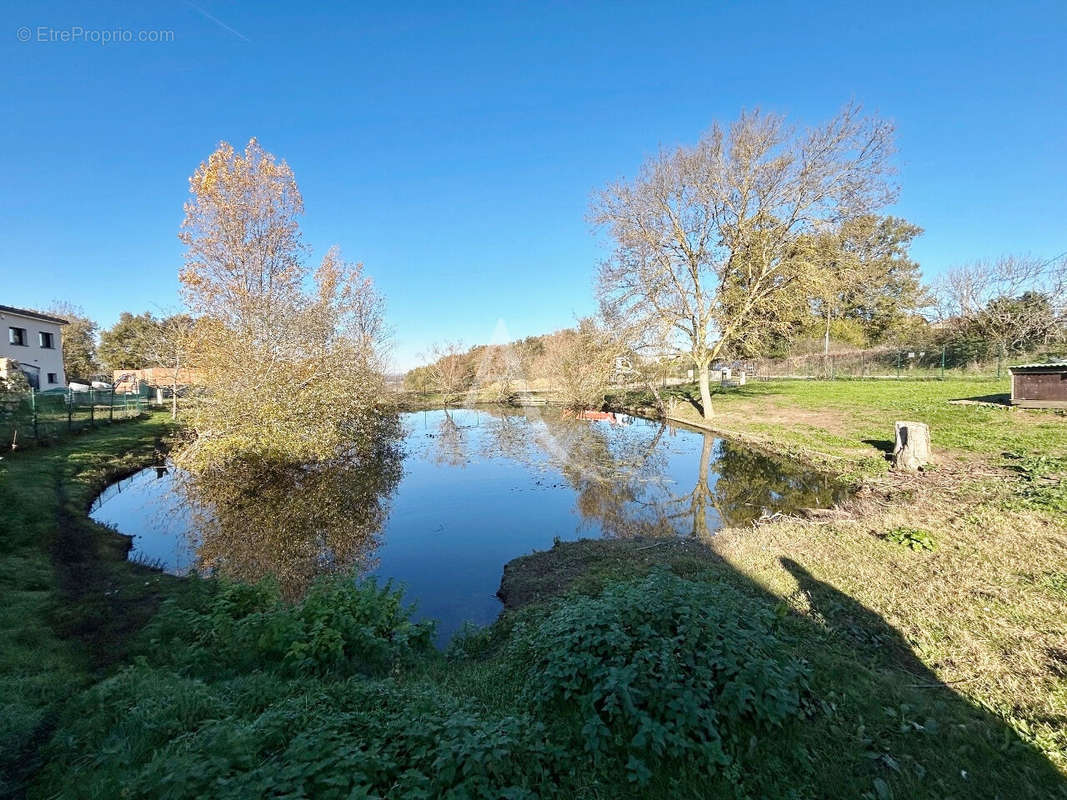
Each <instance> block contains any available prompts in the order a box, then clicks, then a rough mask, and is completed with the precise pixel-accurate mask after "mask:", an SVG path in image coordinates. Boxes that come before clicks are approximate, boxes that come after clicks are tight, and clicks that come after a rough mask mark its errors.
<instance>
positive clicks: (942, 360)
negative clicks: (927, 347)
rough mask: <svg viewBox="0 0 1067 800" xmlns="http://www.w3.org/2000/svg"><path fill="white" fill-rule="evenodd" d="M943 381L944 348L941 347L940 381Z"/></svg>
mask: <svg viewBox="0 0 1067 800" xmlns="http://www.w3.org/2000/svg"><path fill="white" fill-rule="evenodd" d="M944 379H945V346H944V345H942V346H941V380H944Z"/></svg>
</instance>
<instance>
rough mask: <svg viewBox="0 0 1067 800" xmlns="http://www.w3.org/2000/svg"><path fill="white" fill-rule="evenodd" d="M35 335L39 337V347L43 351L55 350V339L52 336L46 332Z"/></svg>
mask: <svg viewBox="0 0 1067 800" xmlns="http://www.w3.org/2000/svg"><path fill="white" fill-rule="evenodd" d="M37 335H38V336H39V337H40V340H41V347H43V348H44V349H45V350H55V349H56V344H55V339H54V338H53V336H52V334H50V333H48V331H39V332H38V334H37Z"/></svg>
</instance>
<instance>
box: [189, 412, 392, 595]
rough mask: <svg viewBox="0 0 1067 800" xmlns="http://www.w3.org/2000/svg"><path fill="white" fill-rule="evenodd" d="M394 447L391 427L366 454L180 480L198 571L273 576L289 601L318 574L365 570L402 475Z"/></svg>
mask: <svg viewBox="0 0 1067 800" xmlns="http://www.w3.org/2000/svg"><path fill="white" fill-rule="evenodd" d="M400 441H401V439H400V427H399V423H398V421H397V420H396V419H395V418H393V419H386V420H383V421H382V423H381V426H380V429H379V431H378V436H377V437H376V438H375V439H374V440H373V442H372V443H370V444H368V445H367V446H366V447H358V448H357V447H353V448H352V449H351V450H349V451H348V452H345V453H343V454H339V455H338V457H337V458H335V459H333V460H331V461H329V462H325V463H320V464H317V465H315V466H314V467H308V466H306V465H302V464H287V463H278V462H264V461H259V460H251V459H249V460H241V461H236V462H231V463H229V464H227V465H225V466H223V467H219V468H217V469H213V470H210V471H206V472H203V473H196V474H192V473H188V472H181V471H179V472H177V473H176V474H175V476H174V486H175V495H176V499H177V500H178V501H179V503H180V505H181V506H182V507H184V508H187V509H189V512H190V514H191V520H192V526H191V528H192V530H191V534H192V535H193V536H194V537H195V540H196V544H195V546H196V553H197V558H196V568H197V569H198V571H200V572H203V573H210V574H220V575H226V576H229V577H233V578H238V579H241V580H245V581H257V580H259V579H261V578H263V577H266V576H268V575H270V576H273V577H274V578H276V579H277V581H278V582H279V584H280V586H281V589H282V592H283V593H284V594H286V595H288V596H291V597H295V596H299V595H300V594H301V593H303V592H304V590H306V588H307V586H308V585H309V583H310V582H311V581H312V580H313V579H314V577H315V576H316V575H319V574H322V573H326V572H334V571H350V570H352V569H353V568H358V569H360V570H361V571H367V570H368V569H370V568H371V567H372V566H373V556H374V552H375V549H376V548H377V547H378V545H379V535H380V532H381V529H382V525H383V523H384V522H385V519H386V517H387V515H388V509H389V499H390V497H391V496H392V494H393V492H394V491H395V489H396V485H397V483H398V482H399V480H400V477H401V475H402V474H403V469H402V450H401V448H400Z"/></svg>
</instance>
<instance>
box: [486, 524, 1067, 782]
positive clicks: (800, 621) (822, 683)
mask: <svg viewBox="0 0 1067 800" xmlns="http://www.w3.org/2000/svg"><path fill="white" fill-rule="evenodd" d="M780 563H781V565H782V567H783V568H784V569H785V570H786V571H787V572H788V573H789V574H790V575H791V576H793V578H794V579H795V580H796V582H797V593H798V594H799V595H801V596H803V597H804V598H805V599H806V600H807V603H806V605H807V606H808V608H809V611H808V612H807V613H804V614H799V613H796V614H790V613H786V607H785V606H784V604H783V603H782V600H781V598H780V597H779V596H777V595H775V594H771V593H769V592H767V591H766V590H765V589H764V588H763V587H762V586H759V585H757V584H755V583H754V582H753V581H752V580H751V579H749V578H748V577H747V576H745V575H743V574H741V573H740V572H738V571H737V570H736V569H735V568H733V567H732V566H731V565H730V564H729V563H728V562H726V561H724V560H723V559H722V557H721V556H719V555H718V554H717V553H716V552H715V551H714V549H713V548H711V547H709V546H707V545H706V544H702V543H700V542H699V541H698V540H696V539H675V540H673V541H668V542H664V543H663V544H662V545H661V546H656V547H649V546H648V545H645V544H642V543H641V541H639V540H638V541H626V540H614V541H612V540H603V539H601V540H580V541H577V542H564V543H560V544H557V545H556V546H555V547H553V548H552V549H551V550H549V551H545V552H541V553H534V554H532V555H529V556H523V557H521V558H519V559H515V560H514V561H512V562H510V563H509V564H508V565H507V567H506V569H505V579H504V582H503V583H502V587H501V588H502V592H503V593H504V594H508V593H511V594H512V595H513V596H512V597H506V600H507V601H508V602H507V607H508V608H514V607H516V606H519V605H522V604H523V602H530V601H533V602H536V601H542V602H543V601H545V600H548V599H550V598H551V597H552V596H558V595H566V594H567V593H569V592H577V593H580V594H593V595H596V594H599V593H600V592H601V591H602V590H603V588H604V587H605V586H607V585H609V584H610V583H613V582H615V581H620V580H632V579H635V578H638V577H640V576H642V575H645V574H647V573H648V572H649V571H650V570H652V569H657V568H664V567H666V568H668V569H670V570H671V571H672V572H673V573H675V574H676V575H678V576H679V577H682V578H685V579H688V580H697V581H706V582H710V583H719V584H722V585H724V586H730V587H733V588H734V589H735V590H736V591H738V592H739V593H740V595H741V596H742V597H743V598H744V599H743V601H742V602H743V604H745V605H747V607H748V608H750V609H751V611H752V614H753V616H757V615H767V614H770V615H772V616H776V617H777V618H778V619H779V620H780V623H779V624H780V626H781V628H780V632H779V634H778V635H777V638H776V641H777V642H778V645H779V646H783V647H788V648H789V650H790V651H791V653H792V654H793V655H795V657H797V658H799V659H801V660H802V661H804V662H806V663H807V664H808V665H809V667H810V670H811V679H810V692H809V697H808V699H807V700H806V701H805V702H806V704H807V708H808V710H807V712H806V714H805V717H804V719H803V720H802V721H801V722H800V723H799V725H798V726H795V727H793V728H787V729H783V730H782V732H781V733H780V734H779V736H778V737H777V738H773V737H772V739H770V740H767V741H762V740H761V741H760V742H759V743H754V747H756V750H754V751H753V752H752V753H751V754H750V757H751V760H750V761H748V762H747V764H748V766H745V767H744V769H745V770H746V772H748V773H751V774H750V776H749V777H750V778H751V779H752V780H753V781H754V782H755V783H756V784H758V786H759V792H758V793H757V794H759V795H761V796H765V797H794V796H795V797H842V798H844V797H848V798H853V797H855V798H863V799H864V800H868V799H869V800H880V798H896V799H897V800H901V799H902V798H909V799H910V798H931V799H932V798H946V797H956V798H964V797H976V798H977V797H982V798H987V797H988V798H1003V800H1008V799H1009V798H1020V799H1021V798H1033V800H1039V799H1040V800H1045V799H1046V798H1057V797H1058V798H1067V778H1065V777H1064V776H1063V775H1062V774H1061V773H1059V772H1058V771H1057V769H1056V768H1055V766H1054V765H1053V764H1052V763H1051V762H1050V761H1049V760H1048V759H1047V758H1046V757H1045V755H1044V754H1043V753H1042V752H1041V751H1040V750H1038V749H1037V748H1036V747H1035V746H1033V745H1032V744H1031V743H1029V742H1027V741H1024V740H1023V739H1022V738H1021V737H1020V736H1019V735H1018V734H1017V733H1016V732H1015V730H1013V729H1012V728H1011V727H1010V726H1009V725H1008V724H1007V723H1006V722H1005V721H1004V720H1003V719H1002V718H1000V717H998V716H997V715H995V714H993V713H991V712H989V711H987V710H985V709H983V708H981V707H979V706H978V705H976V704H975V703H974V702H973V701H972V700H970V699H969V698H967V697H965V696H963V695H961V694H960V693H959V692H958V691H956V689H954V688H953V687H952V686H949V685H947V684H945V683H944V682H943V681H941V680H940V679H939V678H938V677H937V674H936V673H935V672H934V671H933V670H932V669H930V667H928V666H927V665H926V664H925V663H923V661H922V660H921V659H920V658H919V657H918V656H917V654H916V653H915V651H914V649H913V647H912V645H911V644H910V643H909V642H908V640H907V639H906V638H905V637H904V636H903V635H902V634H901V633H900V632H899V631H897V630H896V629H895V628H894V627H893V626H892V625H890V624H889V623H888V622H886V620H885V619H884V618H883V617H882V616H881V615H880V614H878V613H876V612H875V611H873V610H871V609H869V608H867V607H866V606H864V605H863V604H862V603H860V602H857V601H856V600H855V599H853V598H852V597H850V596H849V595H847V594H845V593H844V592H841V591H840V590H838V589H837V588H835V587H834V586H832V585H831V584H830V583H827V582H825V581H822V580H819V579H818V578H816V577H815V576H814V575H812V573H811V572H810V571H808V569H806V568H805V567H804V566H802V565H801V564H800V563H798V562H797V561H794V560H792V559H788V558H782V559H780ZM546 576H552V577H553V578H554V580H551V581H550V580H548V578H547V577H546ZM524 582H530V583H531V586H530V587H529V588H532V589H533V588H535V589H536V591H531V592H528V593H526V597H520V596H519V591H518V590H519V589H520V588H522V587H521V584H523V583H524ZM505 590H506V591H505ZM516 600H517V601H518V602H513V601H516ZM790 752H800V753H801V754H802V755H801V756H800V757H799V758H798V759H797V760H795V761H791V760H790V759H791V756H790V755H789V753H790ZM772 763H773V764H776V765H777V766H776V767H774V768H772V767H771V766H770V765H771V764H772ZM760 764H762V765H763V766H762V767H760V766H759V765H760ZM706 788H707V789H708V790H709V791H708V792H707V794H706V796H718V795H717V794H715V791H718V789H719V788H720V787H718V785H717V784H716V785H715V786H710V785H709V786H708V787H706ZM712 790H714V791H712ZM682 795H684V796H689V795H685V794H684V792H683V793H682ZM682 795H671V794H670V793H669V792H660V791H658V790H657V791H652V792H650V793H649V794H648V795H647V796H649V797H653V796H654V797H659V796H682ZM627 796H629V795H627Z"/></svg>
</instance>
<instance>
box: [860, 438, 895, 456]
mask: <svg viewBox="0 0 1067 800" xmlns="http://www.w3.org/2000/svg"><path fill="white" fill-rule="evenodd" d="M862 441H863V443H864V444H869V445H870V446H871V447H873V448H875V449H876V450H880V451H881V452H882V454H883V455H884V456H885V457H886V458H887V459H888V458H890V457H891V456H892V455H893V447H894V446H895V445H894V443H893V442H891V441H889V440H888V439H863V440H862Z"/></svg>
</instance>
